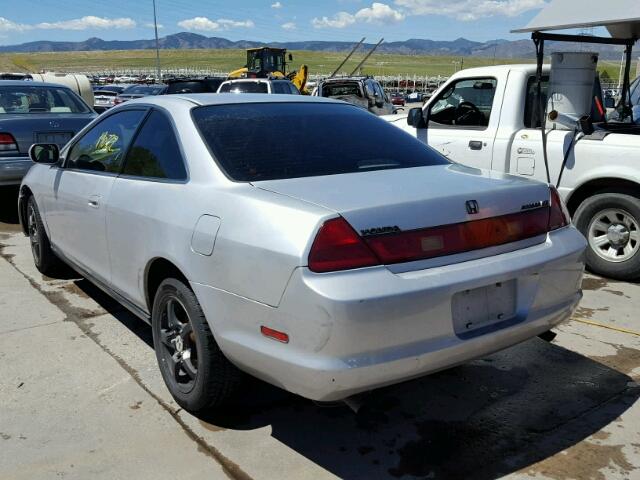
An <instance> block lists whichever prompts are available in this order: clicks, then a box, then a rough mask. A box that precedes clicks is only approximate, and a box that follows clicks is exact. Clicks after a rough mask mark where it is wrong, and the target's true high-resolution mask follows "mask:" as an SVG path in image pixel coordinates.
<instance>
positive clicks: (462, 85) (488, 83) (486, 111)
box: [429, 78, 498, 128]
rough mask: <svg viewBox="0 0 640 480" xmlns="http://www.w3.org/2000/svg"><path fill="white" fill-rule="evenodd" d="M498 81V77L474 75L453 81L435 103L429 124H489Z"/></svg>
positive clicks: (473, 125) (466, 126) (430, 113)
mask: <svg viewBox="0 0 640 480" xmlns="http://www.w3.org/2000/svg"><path fill="white" fill-rule="evenodd" d="M497 84H498V82H497V80H496V79H495V78H473V79H465V80H460V81H458V82H455V83H452V84H451V85H449V86H448V87H447V88H446V89H445V90H444V91H443V92H442V93H441V94H440V95H439V98H437V99H436V101H435V102H434V103H433V105H432V106H431V108H430V111H429V125H430V126H431V125H433V126H449V127H459V128H469V127H481V128H485V127H487V126H488V125H489V120H490V119H491V110H492V108H493V98H494V97H495V94H496V86H497Z"/></svg>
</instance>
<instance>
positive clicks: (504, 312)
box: [451, 280, 517, 336]
mask: <svg viewBox="0 0 640 480" xmlns="http://www.w3.org/2000/svg"><path fill="white" fill-rule="evenodd" d="M516 286H517V285H516V280H509V281H507V282H500V283H494V284H492V285H487V286H486V287H480V288H474V289H471V290H463V291H462V292H458V293H456V294H455V295H454V296H453V299H452V301H451V313H452V317H453V327H454V330H455V332H456V335H459V336H460V335H464V334H471V333H472V332H476V333H478V334H480V333H482V332H481V331H479V330H480V329H486V327H489V326H491V325H494V324H498V323H501V322H503V321H507V320H510V319H513V318H514V317H515V316H516V310H517V288H516Z"/></svg>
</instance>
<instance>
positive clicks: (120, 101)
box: [113, 97, 124, 105]
mask: <svg viewBox="0 0 640 480" xmlns="http://www.w3.org/2000/svg"><path fill="white" fill-rule="evenodd" d="M121 103H124V100H123V99H121V98H120V97H116V98H114V99H113V104H114V105H120V104H121Z"/></svg>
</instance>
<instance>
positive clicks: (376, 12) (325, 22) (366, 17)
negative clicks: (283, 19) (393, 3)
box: [311, 2, 406, 28]
mask: <svg viewBox="0 0 640 480" xmlns="http://www.w3.org/2000/svg"><path fill="white" fill-rule="evenodd" d="M405 16H406V15H405V14H404V13H403V12H400V11H398V10H394V9H393V8H391V7H390V6H389V5H387V4H386V3H378V2H374V3H372V4H371V6H370V7H367V8H363V9H361V10H358V11H357V12H356V13H355V14H351V13H348V12H338V13H336V14H335V15H334V16H333V17H321V18H314V19H313V20H311V24H312V25H313V26H314V27H315V28H346V27H348V26H350V25H353V24H354V23H356V22H366V23H377V24H380V25H385V24H386V25H388V24H390V23H398V22H401V21H402V20H404V19H405Z"/></svg>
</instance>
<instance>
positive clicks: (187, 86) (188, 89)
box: [162, 77, 225, 95]
mask: <svg viewBox="0 0 640 480" xmlns="http://www.w3.org/2000/svg"><path fill="white" fill-rule="evenodd" d="M224 81H225V79H224V78H216V77H207V78H176V79H168V80H165V83H166V84H167V89H166V90H165V91H164V92H162V95H173V94H175V93H216V92H217V91H218V88H219V87H220V85H221V84H222V82H224Z"/></svg>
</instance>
